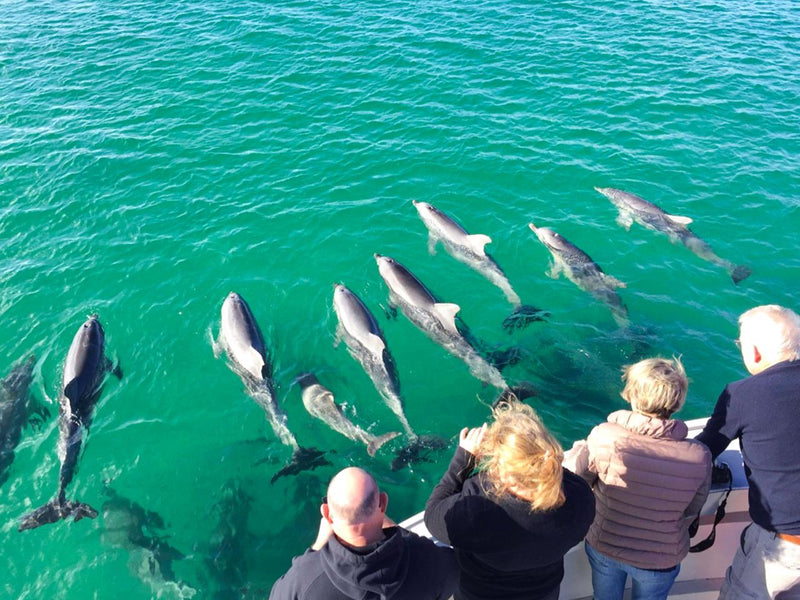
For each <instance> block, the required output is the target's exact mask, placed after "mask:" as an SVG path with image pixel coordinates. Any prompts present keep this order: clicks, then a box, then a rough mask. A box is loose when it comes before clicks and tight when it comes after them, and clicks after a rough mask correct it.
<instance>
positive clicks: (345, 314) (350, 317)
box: [333, 284, 417, 440]
mask: <svg viewBox="0 0 800 600" xmlns="http://www.w3.org/2000/svg"><path fill="white" fill-rule="evenodd" d="M333 310H334V311H335V312H336V317H337V318H338V319H339V326H338V328H337V332H336V337H337V343H338V341H340V340H344V343H345V345H346V346H347V350H348V352H349V353H350V356H352V357H353V358H355V359H356V360H357V361H358V362H359V363H360V364H361V367H362V368H363V369H364V371H366V373H367V375H369V378H370V379H371V380H372V383H373V385H374V386H375V389H377V390H378V393H379V394H380V395H381V397H382V398H383V401H384V402H385V403H386V405H387V406H388V407H389V409H390V410H391V411H392V412H393V413H394V414H395V415H396V416H397V418H398V419H399V420H400V424H401V425H402V426H403V429H404V430H405V432H406V434H407V435H408V437H409V439H411V440H415V439H416V438H417V434H416V433H414V431H413V430H412V429H411V425H409V423H408V419H406V414H405V411H404V410H403V398H402V397H401V396H400V378H399V377H398V376H397V369H396V368H395V364H394V359H393V358H392V355H391V354H390V353H389V348H388V347H387V346H386V340H385V339H384V337H383V333H382V332H381V328H380V326H379V325H378V322H377V321H376V320H375V317H374V316H373V315H372V313H371V312H370V310H369V309H368V308H367V306H366V305H365V304H364V303H363V302H362V301H361V298H359V297H358V296H356V295H355V294H354V293H353V292H352V291H351V290H350V289H348V288H347V287H345V286H344V285H341V284H336V286H335V287H334V289H333Z"/></svg>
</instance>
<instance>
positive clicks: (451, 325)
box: [434, 302, 461, 333]
mask: <svg viewBox="0 0 800 600" xmlns="http://www.w3.org/2000/svg"><path fill="white" fill-rule="evenodd" d="M434 309H435V310H436V314H437V315H438V316H439V322H440V323H441V324H442V325H444V327H445V329H447V330H448V331H450V332H452V333H458V328H457V327H456V314H458V311H460V310H461V307H460V306H459V305H458V304H452V303H450V302H437V303H436V304H434Z"/></svg>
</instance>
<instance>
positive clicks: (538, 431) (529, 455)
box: [480, 401, 565, 511]
mask: <svg viewBox="0 0 800 600" xmlns="http://www.w3.org/2000/svg"><path fill="white" fill-rule="evenodd" d="M492 412H493V414H494V418H495V420H494V423H492V424H491V425H490V426H489V428H488V429H487V431H486V435H485V436H484V438H483V442H482V443H481V446H480V463H481V469H482V471H483V475H484V477H485V479H486V480H487V482H488V483H490V484H491V487H490V489H488V490H486V492H487V493H488V494H491V495H494V496H496V497H500V496H503V495H505V494H511V495H513V496H517V497H519V498H522V499H523V500H527V501H528V502H529V503H530V506H531V510H532V511H546V510H550V509H553V508H558V507H559V506H561V505H562V504H564V502H565V497H564V491H563V489H562V488H561V482H562V479H563V471H562V467H561V461H562V460H563V458H564V451H563V449H562V448H561V444H559V443H558V441H557V440H556V439H555V437H553V435H552V434H551V433H550V432H549V431H548V430H547V428H546V427H545V426H544V423H542V421H541V419H539V416H538V415H537V414H536V412H535V411H534V410H533V409H532V408H531V407H530V406H528V405H527V404H523V403H521V402H513V401H512V402H503V403H501V404H500V405H498V406H497V408H495V409H494V410H493V411H492Z"/></svg>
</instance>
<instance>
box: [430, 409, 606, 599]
mask: <svg viewBox="0 0 800 600" xmlns="http://www.w3.org/2000/svg"><path fill="white" fill-rule="evenodd" d="M494 416H495V420H494V423H492V425H491V426H490V427H487V425H486V424H484V425H483V426H482V427H480V428H473V429H467V428H464V429H462V430H461V433H460V435H459V444H458V447H457V448H456V451H455V455H454V456H453V458H452V460H451V462H450V466H449V468H448V469H447V472H446V473H445V474H444V476H443V477H442V479H441V481H440V482H439V484H438V485H437V486H436V487H435V488H434V490H433V492H432V493H431V495H430V498H428V502H427V505H426V507H425V525H427V527H428V530H429V531H430V532H431V533H432V534H433V535H434V536H435V537H436V538H437V539H439V540H441V541H443V542H445V543H448V544H451V545H452V546H453V548H454V549H455V552H456V559H457V561H458V564H459V567H460V569H461V580H460V583H459V587H458V590H457V591H456V593H455V598H456V600H484V599H487V600H488V599H506V600H516V599H519V600H522V599H525V600H534V599H548V600H551V599H552V600H555V599H557V598H558V593H559V587H560V584H561V580H562V579H563V577H564V560H563V557H564V554H566V553H567V551H568V550H569V549H570V548H571V547H572V546H574V545H576V544H577V543H579V542H580V541H581V540H582V539H583V536H584V535H585V534H586V530H587V529H588V527H589V524H590V523H591V522H592V519H593V518H594V497H593V496H592V491H591V489H590V488H589V486H588V485H587V484H586V482H584V481H583V480H582V479H581V478H580V477H577V476H576V475H573V474H572V473H570V472H568V471H566V470H564V469H563V468H562V467H561V459H562V456H563V451H562V449H561V446H560V445H559V443H558V442H557V441H556V439H555V438H554V437H553V436H552V434H550V432H549V431H547V429H546V428H545V426H544V424H543V423H542V422H541V420H539V417H538V416H537V415H536V413H535V412H534V411H533V409H532V408H530V407H529V406H527V405H525V404H522V403H521V402H516V401H514V402H502V403H500V404H499V405H498V407H497V408H496V409H495V410H494ZM476 464H477V465H479V466H480V470H479V471H478V472H477V473H476V474H472V471H473V469H474V468H475V467H476Z"/></svg>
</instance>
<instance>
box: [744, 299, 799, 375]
mask: <svg viewBox="0 0 800 600" xmlns="http://www.w3.org/2000/svg"><path fill="white" fill-rule="evenodd" d="M739 344H740V345H741V349H742V359H743V360H744V364H745V366H746V367H747V370H748V371H749V372H750V373H752V374H753V375H755V374H757V373H760V372H761V371H763V370H765V369H767V368H769V367H771V366H772V365H775V364H777V363H779V362H783V361H786V360H798V359H800V316H798V315H797V313H795V312H794V311H792V310H789V309H788V308H784V307H782V306H778V305H776V304H767V305H764V306H756V307H755V308H751V309H750V310H748V311H747V312H744V313H742V315H741V316H740V317H739Z"/></svg>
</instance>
